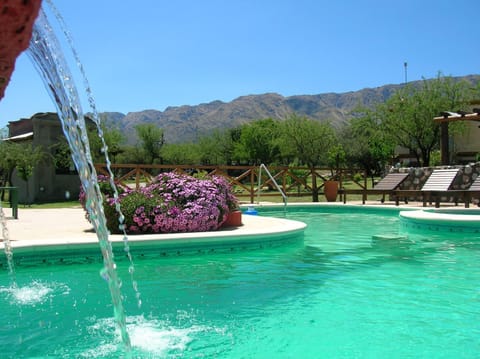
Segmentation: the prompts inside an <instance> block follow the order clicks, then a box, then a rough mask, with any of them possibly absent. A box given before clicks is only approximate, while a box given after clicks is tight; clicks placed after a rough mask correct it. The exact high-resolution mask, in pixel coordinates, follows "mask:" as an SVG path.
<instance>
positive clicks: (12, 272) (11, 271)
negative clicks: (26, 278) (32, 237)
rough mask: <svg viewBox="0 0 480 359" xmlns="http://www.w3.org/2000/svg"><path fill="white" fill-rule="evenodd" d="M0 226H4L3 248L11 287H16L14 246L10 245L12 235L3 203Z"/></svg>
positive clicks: (0, 205)
mask: <svg viewBox="0 0 480 359" xmlns="http://www.w3.org/2000/svg"><path fill="white" fill-rule="evenodd" d="M0 225H1V226H2V238H3V248H4V251H5V256H6V257H7V265H8V274H9V276H10V281H11V285H12V286H13V287H15V286H16V280H15V265H14V263H13V251H12V244H11V243H10V234H9V232H8V227H7V219H6V217H5V212H4V211H3V207H2V204H1V202H0Z"/></svg>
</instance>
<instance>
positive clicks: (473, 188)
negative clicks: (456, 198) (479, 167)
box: [464, 176, 480, 208]
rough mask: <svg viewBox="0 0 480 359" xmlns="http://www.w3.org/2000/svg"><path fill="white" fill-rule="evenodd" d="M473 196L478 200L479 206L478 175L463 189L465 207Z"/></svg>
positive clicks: (479, 181) (479, 179) (479, 188)
mask: <svg viewBox="0 0 480 359" xmlns="http://www.w3.org/2000/svg"><path fill="white" fill-rule="evenodd" d="M474 198H475V199H477V200H478V201H479V202H477V205H478V206H480V176H477V178H476V179H475V180H474V181H473V182H472V184H471V185H470V187H469V188H468V189H467V190H465V195H464V199H465V208H468V207H470V202H471V201H472V199H474Z"/></svg>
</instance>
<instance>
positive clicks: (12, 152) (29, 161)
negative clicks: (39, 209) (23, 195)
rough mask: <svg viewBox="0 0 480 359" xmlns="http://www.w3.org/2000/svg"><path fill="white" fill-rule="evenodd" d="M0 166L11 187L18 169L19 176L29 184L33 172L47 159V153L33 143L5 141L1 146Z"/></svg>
mask: <svg viewBox="0 0 480 359" xmlns="http://www.w3.org/2000/svg"><path fill="white" fill-rule="evenodd" d="M0 157H1V158H0V166H1V167H2V169H3V170H4V171H5V172H6V177H7V181H8V183H9V185H12V173H13V171H14V169H17V172H18V176H19V177H20V178H21V179H22V180H24V181H25V182H26V184H27V186H26V189H27V198H28V197H29V193H28V180H29V178H30V177H31V176H32V175H33V170H34V169H35V166H37V164H38V163H39V162H41V161H42V160H44V159H45V152H44V151H43V149H42V148H41V147H35V146H33V145H32V143H31V142H10V141H3V142H1V144H0Z"/></svg>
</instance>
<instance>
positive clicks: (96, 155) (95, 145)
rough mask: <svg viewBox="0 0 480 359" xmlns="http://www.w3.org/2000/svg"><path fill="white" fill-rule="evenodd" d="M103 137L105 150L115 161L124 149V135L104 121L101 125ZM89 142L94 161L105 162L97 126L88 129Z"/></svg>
mask: <svg viewBox="0 0 480 359" xmlns="http://www.w3.org/2000/svg"><path fill="white" fill-rule="evenodd" d="M101 129H102V134H103V139H104V141H105V144H106V145H107V152H108V155H109V158H110V160H111V161H112V162H113V163H115V162H116V160H117V156H118V155H119V154H120V153H122V152H123V151H124V149H123V146H124V145H125V143H126V137H125V135H124V134H123V133H122V132H121V131H120V130H119V129H118V128H115V127H107V126H106V125H105V124H104V123H102V125H101ZM88 139H89V142H90V151H91V153H92V158H93V161H94V162H102V163H103V162H105V153H104V152H105V149H104V148H103V144H102V140H101V138H100V137H99V134H98V130H97V128H96V127H95V128H93V127H92V128H90V129H89V131H88Z"/></svg>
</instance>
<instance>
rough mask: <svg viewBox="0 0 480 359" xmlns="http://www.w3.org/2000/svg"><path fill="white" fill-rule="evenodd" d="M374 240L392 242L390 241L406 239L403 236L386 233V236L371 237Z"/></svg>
mask: <svg viewBox="0 0 480 359" xmlns="http://www.w3.org/2000/svg"><path fill="white" fill-rule="evenodd" d="M372 239H374V240H382V241H383V240H384V241H392V240H399V241H401V240H406V239H408V237H407V236H406V235H404V234H396V233H387V234H375V235H373V236H372Z"/></svg>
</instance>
